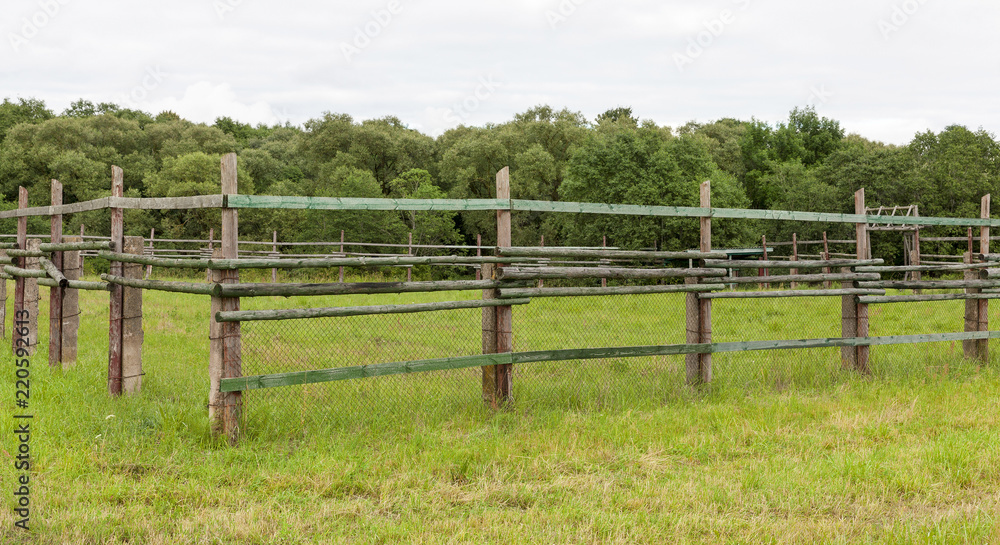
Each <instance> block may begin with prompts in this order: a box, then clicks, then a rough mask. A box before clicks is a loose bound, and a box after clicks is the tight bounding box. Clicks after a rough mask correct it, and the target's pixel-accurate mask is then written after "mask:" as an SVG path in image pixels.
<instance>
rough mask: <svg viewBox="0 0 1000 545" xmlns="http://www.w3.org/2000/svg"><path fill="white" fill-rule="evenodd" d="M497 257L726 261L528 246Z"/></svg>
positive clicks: (500, 251)
mask: <svg viewBox="0 0 1000 545" xmlns="http://www.w3.org/2000/svg"><path fill="white" fill-rule="evenodd" d="M496 253H497V255H500V256H515V257H592V258H603V259H635V260H647V261H654V260H661V259H726V257H727V254H726V253H725V252H708V253H703V252H646V251H627V250H603V249H583V248H559V247H555V248H544V247H530V246H513V247H509V248H496Z"/></svg>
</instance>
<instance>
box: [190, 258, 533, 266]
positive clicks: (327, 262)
mask: <svg viewBox="0 0 1000 545" xmlns="http://www.w3.org/2000/svg"><path fill="white" fill-rule="evenodd" d="M512 261H538V259H536V258H518V259H513V258H509V257H508V258H500V257H476V256H454V255H450V256H424V257H334V258H320V259H209V260H208V268H210V269H275V268H277V269H307V268H327V267H376V266H392V265H435V264H448V265H473V264H482V263H511V262H512Z"/></svg>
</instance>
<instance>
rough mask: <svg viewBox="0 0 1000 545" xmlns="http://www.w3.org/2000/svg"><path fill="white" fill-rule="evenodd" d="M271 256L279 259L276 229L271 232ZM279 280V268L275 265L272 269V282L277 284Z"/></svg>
mask: <svg viewBox="0 0 1000 545" xmlns="http://www.w3.org/2000/svg"><path fill="white" fill-rule="evenodd" d="M271 254H272V255H271V257H272V258H274V259H278V232H277V231H274V232H273V233H271ZM277 282H278V268H277V267H274V268H272V269H271V283H272V284H276V283H277Z"/></svg>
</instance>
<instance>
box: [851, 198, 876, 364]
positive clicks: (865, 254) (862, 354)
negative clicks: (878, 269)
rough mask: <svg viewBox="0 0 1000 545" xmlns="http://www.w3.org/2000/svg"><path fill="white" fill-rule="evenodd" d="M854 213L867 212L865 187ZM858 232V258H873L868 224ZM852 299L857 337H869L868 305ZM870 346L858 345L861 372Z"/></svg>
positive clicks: (856, 201) (856, 356) (859, 225)
mask: <svg viewBox="0 0 1000 545" xmlns="http://www.w3.org/2000/svg"><path fill="white" fill-rule="evenodd" d="M854 213H855V214H859V215H864V214H865V189H864V188H861V189H859V190H858V191H857V193H855V194H854ZM855 234H856V244H857V258H858V259H859V260H861V259H871V247H870V243H869V240H868V224H867V223H859V224H857V225H856V226H855ZM851 300H852V301H853V302H854V303H855V304H856V309H855V312H854V316H855V320H856V322H855V323H856V325H855V336H857V337H867V336H868V305H867V304H864V303H858V302H857V299H856V298H855V297H854V296H851ZM868 354H869V348H868V346H858V347H857V348H856V349H855V356H854V358H855V360H854V361H855V362H854V368H855V369H856V370H857V371H858V372H861V373H868V372H869V369H868Z"/></svg>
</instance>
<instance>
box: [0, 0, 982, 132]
mask: <svg viewBox="0 0 1000 545" xmlns="http://www.w3.org/2000/svg"><path fill="white" fill-rule="evenodd" d="M0 31H2V32H3V35H4V36H3V43H2V44H0V51H2V53H0V70H2V71H0V74H2V80H0V81H2V83H0V95H2V96H3V97H10V98H16V97H35V98H39V99H42V100H44V101H45V102H46V103H47V105H48V106H49V107H50V108H51V109H53V110H54V111H56V112H57V113H59V112H61V111H62V110H63V109H65V108H66V107H67V106H68V105H69V104H70V102H72V101H73V100H76V99H78V98H86V99H89V100H92V101H94V102H108V101H110V102H117V103H119V104H122V105H125V106H128V107H132V108H139V109H142V110H145V111H148V112H151V113H153V114H156V113H158V112H160V111H163V110H173V111H175V112H177V113H178V114H180V115H181V116H182V117H184V118H187V119H191V120H193V121H202V122H206V123H212V122H213V121H214V119H215V118H216V117H219V116H231V117H233V118H235V119H238V120H240V121H244V122H249V123H253V124H256V123H259V122H264V123H269V124H270V123H275V122H279V121H280V122H285V121H291V122H292V123H293V124H300V123H302V122H304V121H306V120H308V119H311V118H316V117H320V116H321V115H322V113H323V112H324V111H330V112H336V113H347V114H350V115H351V116H353V117H354V118H355V119H356V120H361V119H368V118H375V117H382V116H386V115H395V116H397V117H399V118H400V119H401V120H402V121H403V122H404V123H405V124H407V125H408V126H410V127H411V128H415V129H418V130H420V131H423V132H425V133H427V134H430V135H434V136H436V135H439V134H441V133H442V132H443V131H445V130H447V129H448V128H451V127H454V126H456V125H458V124H460V123H464V124H467V125H483V124H485V123H491V122H492V123H502V122H504V121H507V120H509V119H511V118H512V117H513V115H514V114H515V113H518V112H523V111H525V110H526V109H528V108H530V107H532V106H534V105H537V104H549V105H551V106H553V107H554V108H557V109H560V108H564V107H565V108H569V109H571V110H574V111H580V112H582V113H583V114H584V115H586V116H587V118H588V119H591V120H592V119H593V118H594V117H595V116H596V115H597V114H599V113H601V112H603V111H605V110H607V109H609V108H613V107H616V106H631V107H632V109H633V111H634V113H635V115H637V116H638V117H640V118H642V119H652V120H653V121H655V122H656V123H658V124H660V125H670V126H673V127H676V126H678V125H682V124H684V123H686V122H688V121H691V120H696V121H701V122H707V121H711V120H715V119H719V118H722V117H735V118H739V119H749V118H751V117H756V118H757V119H761V120H765V121H768V122H771V123H776V122H778V121H781V120H784V119H786V118H787V115H788V112H789V110H791V109H792V108H793V107H796V106H806V105H814V106H815V107H816V109H817V111H818V112H819V113H820V114H821V115H823V116H826V117H830V118H833V119H836V120H838V121H840V122H841V125H842V126H843V127H844V129H845V130H846V131H847V132H854V133H859V134H861V135H863V136H865V137H868V138H871V139H875V140H881V141H883V142H887V143H896V144H905V143H907V142H909V141H910V139H911V138H912V137H913V135H914V134H915V133H917V132H920V131H924V130H928V129H930V130H933V131H940V130H941V129H943V128H944V127H946V126H947V125H951V124H962V125H966V126H968V127H969V128H971V129H973V130H975V129H977V128H979V127H983V128H985V129H986V130H988V131H990V132H992V133H994V134H997V133H1000V108H998V107H997V95H998V90H1000V38H998V36H1000V32H998V31H1000V2H998V1H996V0H947V1H946V0H839V1H822V2H819V1H813V0H798V1H791V0H708V1H687V0H677V1H667V2H653V1H649V0H618V1H615V2H611V1H607V0H504V1H499V0H480V1H475V2H445V1H442V0H392V1H387V0H374V1H370V0H363V1H352V2H346V1H335V0H333V1H331V0H327V1H312V0H284V1H281V2H273V1H265V0H172V1H170V2H135V1H125V0H91V1H83V0H4V2H3V3H2V7H0Z"/></svg>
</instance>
